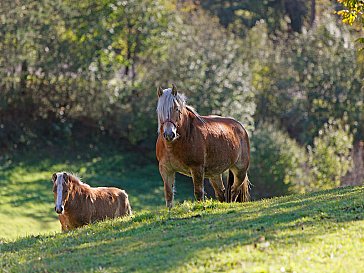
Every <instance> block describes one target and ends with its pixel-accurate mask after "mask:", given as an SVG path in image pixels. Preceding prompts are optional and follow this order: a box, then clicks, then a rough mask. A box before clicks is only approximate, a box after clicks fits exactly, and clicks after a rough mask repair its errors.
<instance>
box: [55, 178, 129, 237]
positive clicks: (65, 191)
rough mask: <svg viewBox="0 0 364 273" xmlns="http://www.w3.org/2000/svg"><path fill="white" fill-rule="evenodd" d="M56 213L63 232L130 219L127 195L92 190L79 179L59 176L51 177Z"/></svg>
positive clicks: (106, 189)
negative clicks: (96, 223)
mask: <svg viewBox="0 0 364 273" xmlns="http://www.w3.org/2000/svg"><path fill="white" fill-rule="evenodd" d="M52 181H53V193H54V202H55V204H56V206H55V208H54V209H55V211H56V212H57V213H58V214H59V216H58V217H59V221H60V222H61V225H62V231H68V230H71V229H75V228H78V227H81V226H84V225H87V224H89V223H93V222H95V221H98V220H104V219H106V218H115V217H120V216H125V215H131V214H132V211H131V207H130V203H129V199H128V195H127V193H126V192H125V191H123V190H120V189H118V188H107V187H100V188H92V187H90V186H89V185H87V184H85V183H83V182H81V181H80V179H79V178H77V177H76V176H74V175H72V174H69V173H66V172H59V173H54V174H53V176H52Z"/></svg>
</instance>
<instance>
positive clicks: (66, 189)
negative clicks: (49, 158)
mask: <svg viewBox="0 0 364 273" xmlns="http://www.w3.org/2000/svg"><path fill="white" fill-rule="evenodd" d="M52 181H53V194H54V202H55V207H54V210H55V211H56V212H57V213H58V214H62V213H63V211H64V204H65V203H66V202H67V200H68V197H69V193H70V175H69V174H68V173H66V172H59V173H54V174H53V175H52Z"/></svg>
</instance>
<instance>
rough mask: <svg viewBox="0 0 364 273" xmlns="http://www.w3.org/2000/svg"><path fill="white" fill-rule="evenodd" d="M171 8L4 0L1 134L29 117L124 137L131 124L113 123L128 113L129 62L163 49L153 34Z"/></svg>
mask: <svg viewBox="0 0 364 273" xmlns="http://www.w3.org/2000/svg"><path fill="white" fill-rule="evenodd" d="M171 8H173V7H171V5H170V4H169V3H168V2H166V1H163V0H161V1H145V0H130V1H123V2H121V1H111V0H110V1H109V0H108V1H87V2H81V3H78V2H77V3H74V2H72V1H55V2H54V1H48V0H43V1H32V0H27V1H23V3H22V5H14V2H13V1H5V2H4V3H3V4H2V9H1V11H2V16H0V18H1V23H2V25H3V26H4V28H2V32H3V35H1V36H0V45H1V46H2V49H3V52H4V54H2V56H1V57H0V64H1V65H0V67H1V69H0V78H1V83H0V85H1V87H2V88H1V89H2V96H1V99H0V100H1V103H0V105H1V108H0V111H1V112H2V115H1V116H2V117H1V118H2V124H3V127H5V128H4V131H5V130H8V127H10V126H11V124H9V123H10V122H9V121H11V120H12V119H14V118H16V119H18V120H20V121H21V122H19V124H17V125H18V126H19V127H20V128H19V133H18V135H17V136H15V137H14V136H12V137H11V138H13V139H16V138H18V139H20V138H21V137H22V136H24V135H25V133H24V132H26V131H27V129H29V127H28V128H27V126H29V123H30V124H31V123H34V121H37V120H43V121H44V122H43V124H47V123H49V121H50V122H51V123H55V124H59V123H61V124H62V123H63V124H64V123H67V124H68V125H67V126H68V127H72V124H73V123H74V122H75V121H81V122H82V123H86V124H89V125H91V124H92V125H93V126H94V127H96V128H100V129H101V130H105V129H110V130H112V129H114V130H116V131H117V132H118V133H119V134H120V135H121V136H123V137H125V138H127V137H129V134H128V132H129V130H132V123H126V122H125V121H124V122H118V121H120V120H122V121H123V120H128V119H129V118H130V116H134V115H133V114H134V113H133V110H134V108H133V107H134V106H133V105H131V101H132V100H133V98H134V97H135V96H136V89H137V83H136V81H135V77H136V71H137V67H136V66H137V62H138V63H142V62H145V61H147V58H148V56H149V55H150V54H151V53H150V51H153V50H154V49H156V48H157V49H159V48H163V43H164V41H163V39H160V37H161V35H163V31H165V30H166V28H167V24H168V22H169V21H170V20H171V18H170V17H169V14H170V10H171ZM142 15H143V16H142ZM119 18H123V20H120V19H119ZM50 33H51V35H49V34H50ZM154 51H155V52H154ZM154 51H153V53H155V54H158V50H154ZM134 111H135V110H134ZM115 125H118V127H117V128H113V127H114V126H115ZM34 133H35V134H36V132H34V131H33V134H34ZM130 137H131V138H132V134H131V135H130ZM130 140H133V139H130Z"/></svg>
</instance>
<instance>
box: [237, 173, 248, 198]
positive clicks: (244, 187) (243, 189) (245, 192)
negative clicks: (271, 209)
mask: <svg viewBox="0 0 364 273" xmlns="http://www.w3.org/2000/svg"><path fill="white" fill-rule="evenodd" d="M249 188H250V181H249V178H248V174H246V175H245V178H244V181H243V184H242V185H241V191H240V193H239V195H238V199H237V201H238V202H248V201H250V193H249Z"/></svg>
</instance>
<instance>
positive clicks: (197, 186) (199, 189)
mask: <svg viewBox="0 0 364 273" xmlns="http://www.w3.org/2000/svg"><path fill="white" fill-rule="evenodd" d="M204 175H205V174H204V169H203V167H202V168H194V169H191V176H192V181H193V187H194V194H195V198H196V200H197V201H203V200H204V188H203V181H204Z"/></svg>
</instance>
